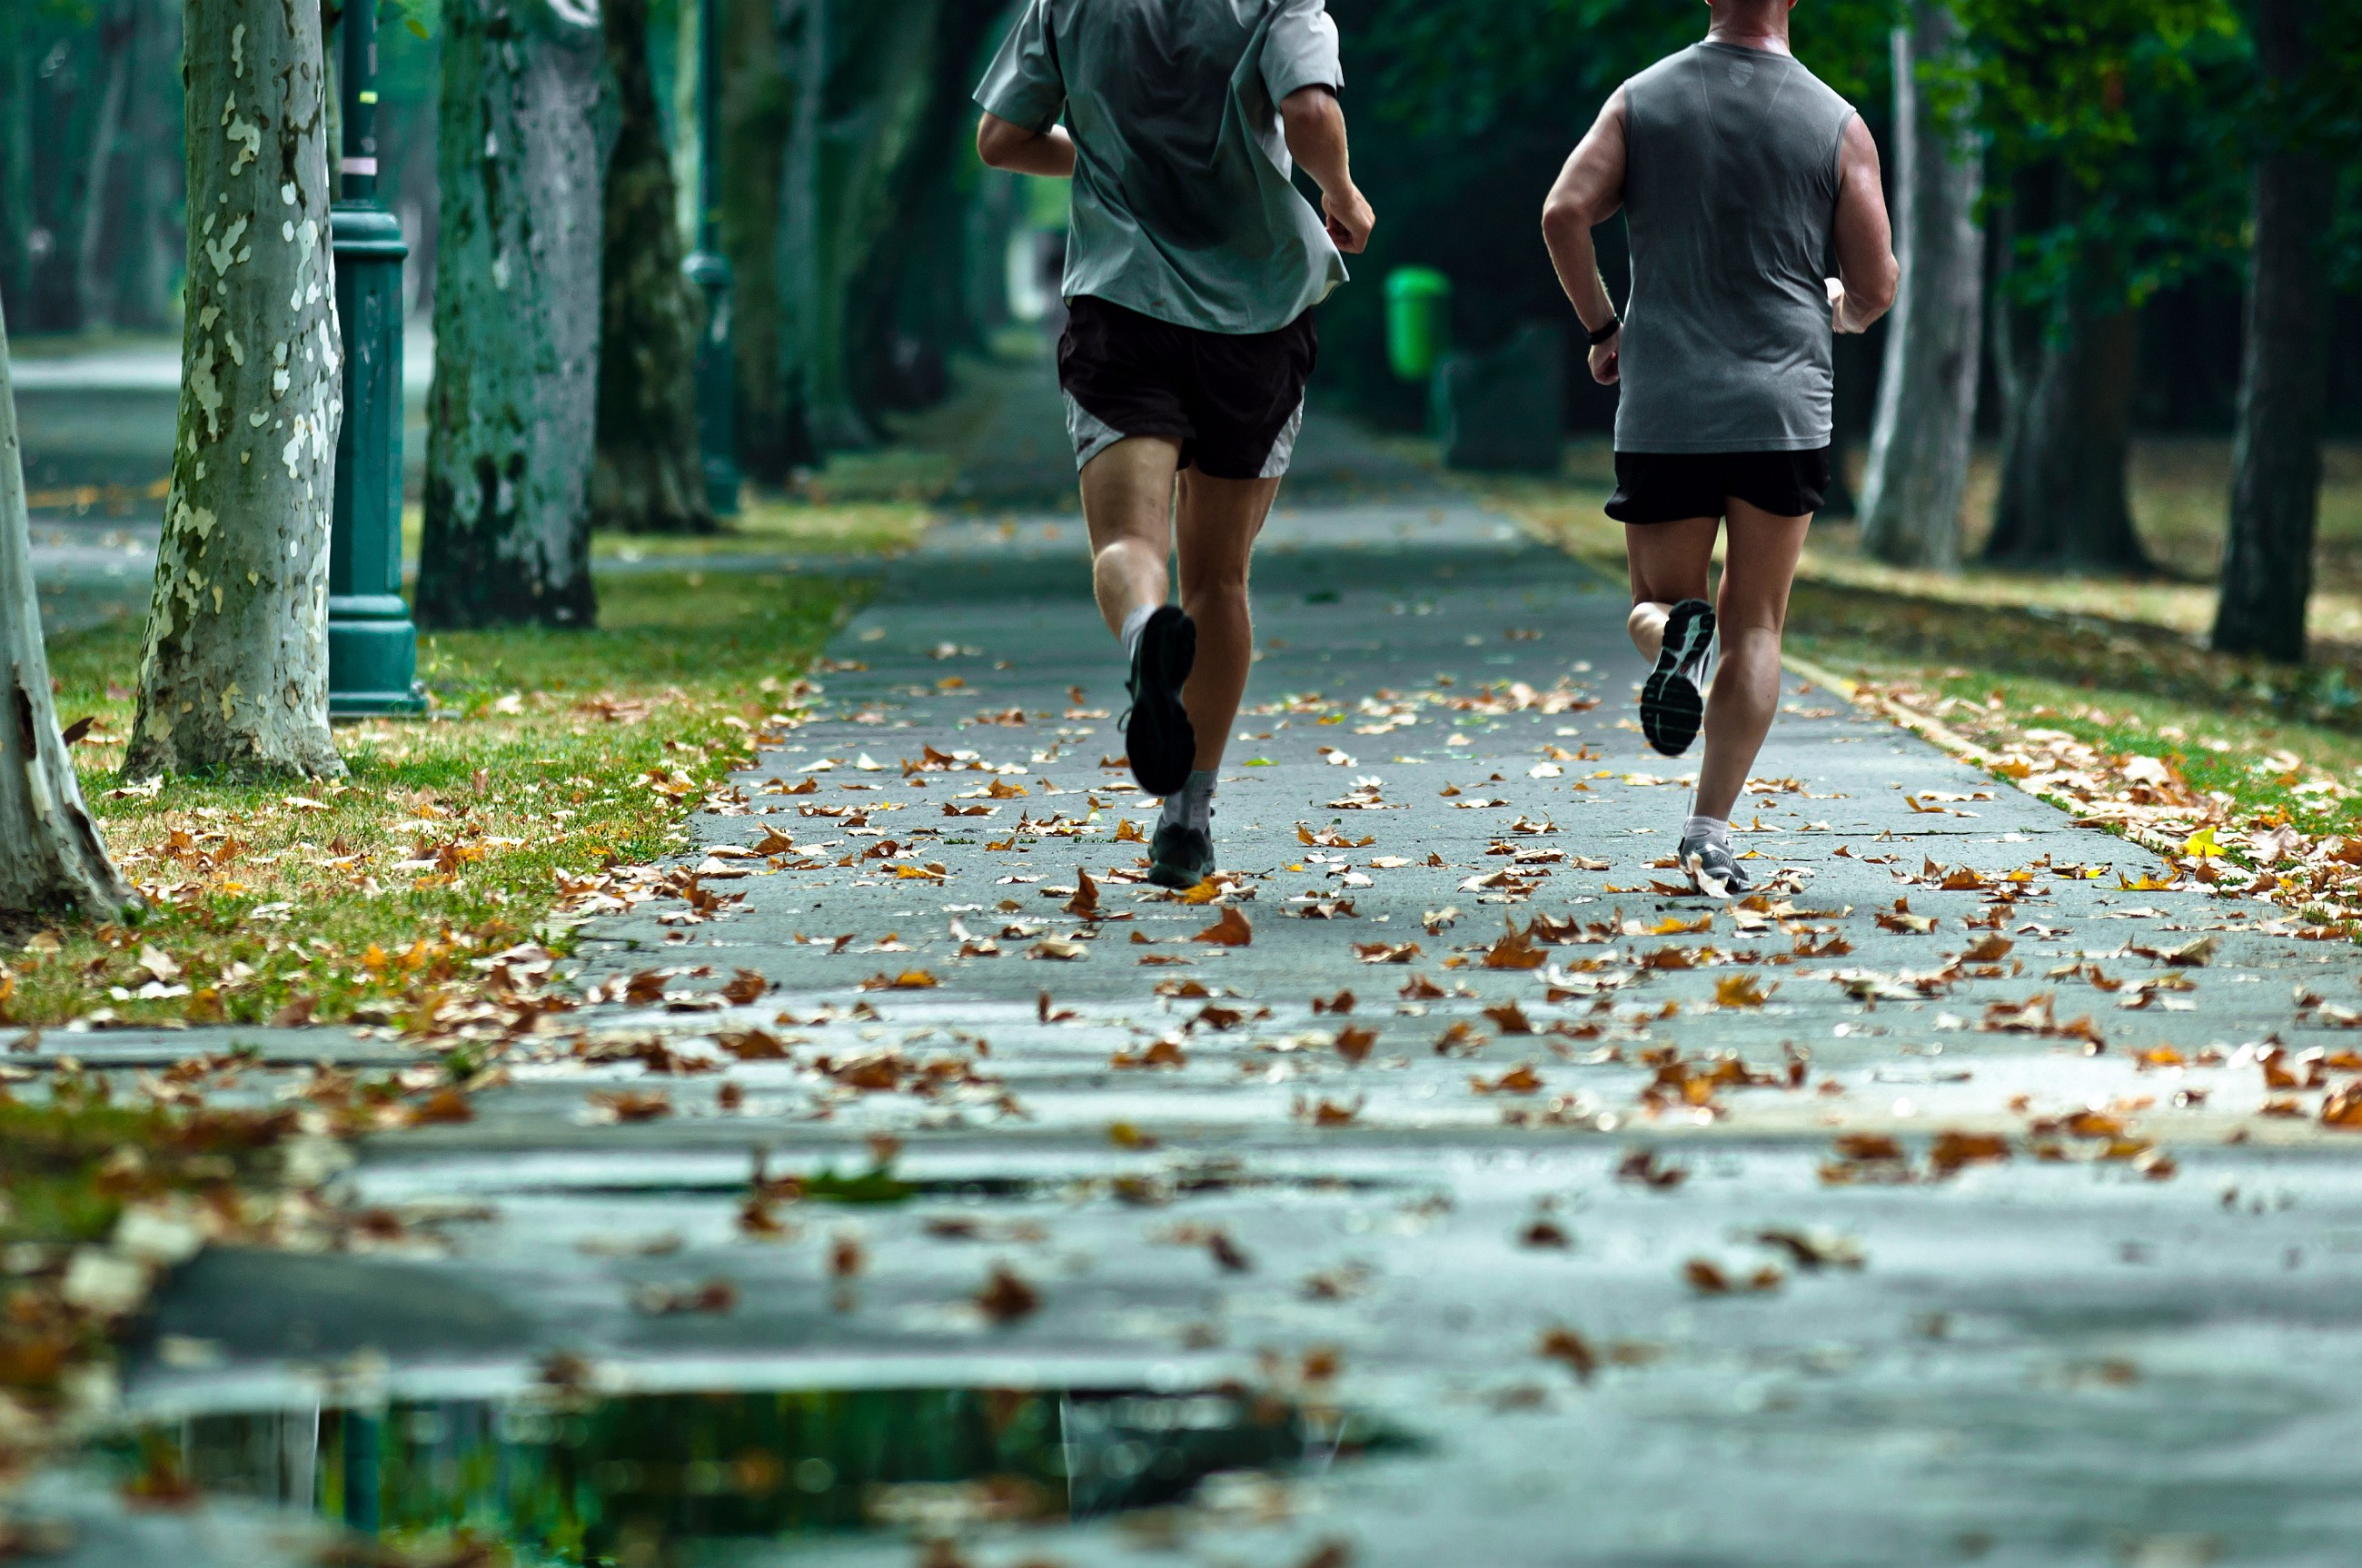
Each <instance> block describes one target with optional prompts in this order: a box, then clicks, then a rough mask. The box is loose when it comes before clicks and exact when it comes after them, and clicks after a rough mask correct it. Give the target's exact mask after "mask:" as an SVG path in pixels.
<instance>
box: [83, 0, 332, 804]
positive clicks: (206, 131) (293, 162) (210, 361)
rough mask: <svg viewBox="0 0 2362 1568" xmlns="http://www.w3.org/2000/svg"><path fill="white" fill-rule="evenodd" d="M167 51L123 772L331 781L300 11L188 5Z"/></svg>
mask: <svg viewBox="0 0 2362 1568" xmlns="http://www.w3.org/2000/svg"><path fill="white" fill-rule="evenodd" d="M186 50H187V53H186V56H185V59H186V61H187V63H186V66H185V70H186V72H187V77H186V80H187V82H188V94H187V109H186V112H187V116H188V119H187V126H188V133H187V134H188V148H189V211H190V214H191V216H192V220H193V221H192V222H191V223H190V225H189V263H188V284H187V290H186V315H185V319H184V321H183V324H182V337H181V389H182V390H181V413H180V433H179V440H178V441H177V443H176V444H175V446H174V448H173V456H172V488H171V496H170V498H169V499H168V500H167V501H166V502H165V510H164V536H163V540H162V542H161V544H160V546H159V547H158V549H157V554H156V586H155V591H154V595H153V597H152V599H151V600H150V602H149V611H148V641H147V648H146V651H145V653H144V654H143V655H142V657H141V659H140V666H139V713H138V720H137V722H136V723H135V724H134V726H133V729H132V734H131V743H130V746H129V748H128V751H127V755H126V756H125V759H124V765H123V767H124V772H125V774H126V775H127V776H128V777H144V776H147V775H150V774H155V773H159V772H166V771H170V772H176V773H185V772H189V771H192V770H193V769H197V768H229V769H232V770H234V771H237V772H242V773H250V772H269V773H301V774H315V775H316V774H339V773H342V772H343V771H344V764H343V763H342V762H341V761H339V760H338V759H337V749H336V746H335V745H333V744H332V743H331V742H330V740H329V737H328V642H327V613H328V503H329V500H330V496H331V492H332V491H333V488H334V484H335V479H336V453H337V425H338V423H339V421H340V420H341V419H342V418H343V415H344V404H343V401H342V392H341V390H340V383H339V376H338V365H339V356H340V354H341V352H342V344H341V342H340V340H339V338H338V334H337V311H336V296H335V290H334V288H333V286H332V283H333V280H332V279H331V277H330V275H329V259H328V160H327V142H326V120H325V115H324V107H325V105H324V99H323V87H322V75H321V60H320V13H319V10H318V8H317V7H316V6H290V5H286V4H283V3H279V4H274V3H271V0H189V9H188V32H187V43H186ZM198 215H202V216H198Z"/></svg>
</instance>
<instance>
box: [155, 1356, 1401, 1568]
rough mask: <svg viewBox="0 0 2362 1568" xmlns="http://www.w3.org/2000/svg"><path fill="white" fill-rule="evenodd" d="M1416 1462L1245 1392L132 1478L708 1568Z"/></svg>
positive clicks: (1008, 1396)
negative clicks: (1337, 1464)
mask: <svg viewBox="0 0 2362 1568" xmlns="http://www.w3.org/2000/svg"><path fill="white" fill-rule="evenodd" d="M1405 1441H1406V1440H1405V1439H1404V1438H1403V1437H1402V1436H1401V1435H1400V1434H1399V1433H1396V1432H1394V1431H1392V1430H1388V1429H1385V1428H1383V1427H1381V1426H1379V1425H1378V1424H1377V1423H1375V1422H1374V1421H1372V1420H1371V1419H1368V1418H1366V1417H1363V1416H1360V1415H1357V1414H1355V1413H1353V1412H1351V1411H1339V1410H1336V1409H1333V1408H1313V1407H1310V1406H1306V1405H1298V1404H1293V1403H1290V1402H1288V1401H1286V1400H1285V1399H1280V1398H1277V1397H1268V1396H1259V1395H1256V1394H1253V1393H1250V1392H1246V1391H1243V1390H1237V1389H1223V1390H1214V1391H1207V1392H1200V1393H1190V1394H1152V1393H1143V1392H1136V1391H1125V1390H1104V1389H1101V1390H1079V1389H1078V1390H1066V1391H1034V1390H1009V1389H979V1388H951V1389H889V1390H856V1391H842V1390H840V1391H828V1392H796V1393H778V1394H665V1395H642V1396H633V1397H618V1398H594V1397H577V1398H568V1397H565V1396H562V1395H551V1396H545V1397H538V1398H525V1399H517V1400H513V1401H480V1400H465V1401H436V1402H431V1403H415V1404H396V1405H392V1406H391V1407H389V1408H386V1409H384V1410H383V1411H381V1412H378V1413H375V1414H370V1413H363V1412H359V1411H340V1410H334V1409H330V1410H321V1411H313V1410H303V1411H297V1412H274V1413H270V1414H264V1415H251V1414H246V1415H226V1416H201V1417H194V1418H192V1419H187V1420H182V1421H178V1422H172V1423H168V1424H162V1425H158V1426H153V1427H150V1428H148V1429H146V1430H143V1431H142V1432H141V1433H139V1434H138V1437H137V1439H136V1440H134V1441H133V1442H131V1443H127V1445H126V1447H125V1450H124V1452H123V1458H124V1459H125V1461H126V1463H132V1464H140V1465H144V1467H145V1468H146V1469H147V1470H148V1471H149V1473H150V1474H154V1473H155V1472H157V1471H158V1470H159V1469H162V1470H164V1471H167V1472H171V1473H173V1474H175V1476H176V1478H178V1477H185V1480H186V1483H187V1484H189V1485H193V1486H194V1487H195V1488H196V1489H197V1490H198V1491H200V1492H226V1493H233V1494H237V1495H241V1496H252V1497H259V1498H261V1499H263V1500H266V1501H274V1502H281V1503H287V1504H291V1505H293V1506H298V1507H306V1508H312V1509H316V1510H317V1511H319V1512H320V1513H322V1514H324V1515H326V1517H328V1518H340V1519H343V1520H345V1521H346V1522H348V1523H349V1524H351V1525H352V1526H354V1527H355V1528H356V1529H360V1530H362V1531H364V1532H366V1533H372V1534H379V1535H381V1536H383V1537H384V1538H386V1539H387V1540H392V1541H397V1542H399V1541H423V1540H448V1539H450V1538H452V1537H454V1536H466V1537H472V1538H474V1539H476V1540H482V1541H488V1542H490V1541H497V1542H500V1543H502V1544H504V1545H505V1546H506V1547H507V1548H508V1549H509V1551H510V1553H511V1554H512V1560H513V1562H515V1563H516V1564H517V1565H518V1568H543V1565H555V1564H567V1565H569V1568H573V1565H586V1568H587V1565H593V1564H609V1563H614V1564H624V1565H633V1564H657V1563H669V1562H677V1561H690V1560H693V1559H685V1558H683V1557H682V1556H681V1552H682V1551H683V1549H685V1548H687V1547H689V1546H690V1544H691V1543H693V1542H696V1541H698V1540H712V1539H717V1538H742V1539H743V1538H766V1537H772V1538H776V1537H793V1536H800V1535H810V1534H814V1533H819V1532H825V1531H832V1530H850V1529H874V1528H887V1529H897V1530H900V1531H902V1532H905V1533H909V1534H911V1535H916V1536H921V1537H933V1536H942V1535H948V1534H952V1533H955V1532H956V1531H958V1530H961V1529H965V1528H967V1527H971V1526H975V1525H978V1524H987V1523H1025V1522H1043V1523H1055V1522H1061V1521H1082V1520H1087V1519H1093V1518H1104V1517H1107V1516H1109V1515H1112V1514H1116V1513H1120V1512H1122V1511H1125V1510H1128V1509H1137V1508H1147V1507H1159V1506H1163V1505H1168V1504H1174V1503H1179V1502H1184V1501H1187V1500H1189V1499H1191V1498H1192V1497H1193V1496H1201V1487H1204V1484H1205V1483H1207V1482H1208V1480H1209V1477H1211V1478H1215V1479H1216V1484H1215V1485H1213V1486H1210V1487H1204V1494H1203V1496H1202V1497H1201V1500H1206V1501H1209V1502H1214V1501H1235V1500H1236V1499H1238V1498H1240V1497H1242V1496H1252V1495H1253V1494H1254V1492H1255V1491H1256V1489H1257V1488H1258V1487H1261V1488H1262V1490H1264V1491H1265V1492H1268V1491H1269V1489H1270V1478H1271V1477H1274V1476H1287V1475H1301V1474H1317V1473H1319V1471H1321V1470H1323V1469H1325V1468H1327V1466H1328V1465H1329V1464H1330V1463H1333V1462H1334V1461H1336V1460H1338V1459H1340V1458H1354V1457H1358V1456H1360V1455H1362V1454H1364V1453H1368V1452H1374V1451H1378V1450H1381V1449H1386V1448H1395V1447H1400V1446H1403V1445H1404V1444H1405Z"/></svg>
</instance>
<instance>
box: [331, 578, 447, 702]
mask: <svg viewBox="0 0 2362 1568" xmlns="http://www.w3.org/2000/svg"><path fill="white" fill-rule="evenodd" d="M417 669H418V633H417V630H416V628H414V626H412V625H411V624H410V609H409V606H407V605H405V604H404V603H403V602H402V598H401V596H400V595H399V594H392V593H370V594H360V593H356V594H330V595H329V596H328V717H330V718H331V719H359V718H415V717H417V716H419V715H420V714H423V713H425V712H426V691H425V688H424V687H422V686H421V685H419V683H418V681H417V679H416V672H417Z"/></svg>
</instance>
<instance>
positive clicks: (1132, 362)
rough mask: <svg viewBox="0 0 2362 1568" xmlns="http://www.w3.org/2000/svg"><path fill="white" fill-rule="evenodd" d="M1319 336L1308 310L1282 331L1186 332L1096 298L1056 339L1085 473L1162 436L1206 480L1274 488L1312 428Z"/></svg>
mask: <svg viewBox="0 0 2362 1568" xmlns="http://www.w3.org/2000/svg"><path fill="white" fill-rule="evenodd" d="M1319 354H1320V336H1319V331H1318V330H1317V329H1316V328H1315V327H1314V326H1313V322H1312V313H1311V312H1310V311H1306V312H1305V313H1304V314H1303V315H1300V316H1297V318H1296V319H1295V320H1294V321H1292V322H1290V323H1288V325H1286V326H1283V327H1281V328H1280V329H1279V330H1278V331H1277V332H1258V333H1242V334H1235V335H1234V334H1231V333H1223V332H1206V331H1202V330H1200V329H1198V328H1197V327H1194V326H1175V324H1173V323H1172V322H1169V321H1159V320H1157V319H1156V318H1155V317H1154V316H1153V315H1141V314H1140V313H1139V312H1138V311H1135V310H1126V309H1125V308H1124V307H1123V306H1121V305H1119V304H1109V303H1108V302H1107V301H1105V300H1102V299H1094V298H1092V297H1091V296H1090V295H1088V294H1085V295H1082V296H1081V297H1079V298H1077V299H1076V300H1075V301H1074V302H1073V304H1071V306H1070V307H1069V314H1068V316H1067V319H1066V333H1065V337H1061V338H1060V339H1059V340H1058V385H1059V386H1060V387H1062V388H1063V389H1065V393H1066V424H1067V427H1068V429H1069V431H1070V432H1071V433H1072V435H1073V436H1074V438H1075V466H1076V468H1077V469H1079V468H1081V467H1082V466H1083V465H1084V464H1086V463H1088V462H1089V461H1090V460H1091V459H1092V458H1096V457H1098V455H1099V454H1100V453H1101V452H1103V451H1105V450H1107V448H1108V447H1112V446H1114V445H1115V444H1116V443H1117V442H1118V441H1120V440H1123V439H1125V438H1126V437H1127V436H1164V437H1165V438H1166V439H1168V440H1172V441H1177V442H1179V443H1180V444H1181V466H1182V467H1183V468H1185V469H1186V468H1192V467H1194V468H1195V469H1197V470H1198V472H1199V473H1202V474H1204V475H1206V476H1207V477H1209V479H1225V480H1253V479H1277V478H1279V477H1280V476H1281V475H1283V474H1285V473H1286V472H1287V463H1288V459H1289V458H1291V457H1293V456H1294V455H1295V451H1296V433H1297V430H1298V429H1299V428H1301V427H1302V425H1303V423H1304V383H1305V382H1306V381H1307V380H1308V379H1309V378H1310V376H1311V374H1312V366H1313V362H1314V361H1315V360H1316V359H1319Z"/></svg>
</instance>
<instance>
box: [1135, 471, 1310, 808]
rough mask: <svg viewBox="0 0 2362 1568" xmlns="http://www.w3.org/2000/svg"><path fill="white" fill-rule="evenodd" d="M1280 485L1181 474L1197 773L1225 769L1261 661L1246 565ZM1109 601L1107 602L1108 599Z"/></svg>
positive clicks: (1185, 697)
mask: <svg viewBox="0 0 2362 1568" xmlns="http://www.w3.org/2000/svg"><path fill="white" fill-rule="evenodd" d="M1279 482H1280V481H1279V480H1275V479H1273V480H1222V479H1209V478H1208V477H1207V476H1206V475H1204V474H1202V473H1199V472H1198V470H1197V469H1187V470H1185V471H1184V472H1183V473H1182V475H1181V530H1180V531H1181V608H1182V609H1183V610H1184V611H1186V612H1187V613H1188V615H1189V618H1190V619H1191V620H1193V621H1195V622H1197V623H1198V663H1197V666H1196V668H1194V669H1193V670H1192V671H1191V673H1190V676H1189V684H1188V686H1187V688H1185V689H1184V690H1183V691H1182V694H1181V700H1182V701H1183V702H1184V703H1185V704H1186V705H1187V708H1188V710H1189V725H1190V727H1191V728H1192V729H1194V730H1195V731H1196V732H1197V734H1198V768H1199V769H1200V770H1201V771H1202V770H1210V769H1213V768H1216V767H1220V766H1221V762H1222V747H1223V746H1224V745H1226V744H1227V743H1228V742H1229V740H1230V737H1231V724H1233V723H1236V722H1237V720H1238V716H1239V702H1240V700H1241V699H1242V698H1243V697H1244V696H1245V695H1246V690H1247V670H1248V668H1249V667H1250V666H1251V665H1253V662H1254V620H1253V612H1252V610H1251V609H1250V607H1249V605H1248V602H1247V562H1248V558H1250V557H1251V556H1252V555H1253V550H1254V542H1255V537H1256V536H1257V535H1259V534H1261V533H1262V532H1263V525H1264V519H1265V518H1266V517H1268V516H1270V515H1271V503H1272V501H1273V499H1274V498H1275V497H1276V496H1277V495H1278V494H1279ZM1102 602H1104V600H1102Z"/></svg>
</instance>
